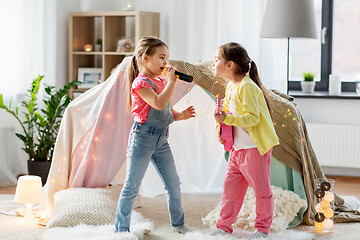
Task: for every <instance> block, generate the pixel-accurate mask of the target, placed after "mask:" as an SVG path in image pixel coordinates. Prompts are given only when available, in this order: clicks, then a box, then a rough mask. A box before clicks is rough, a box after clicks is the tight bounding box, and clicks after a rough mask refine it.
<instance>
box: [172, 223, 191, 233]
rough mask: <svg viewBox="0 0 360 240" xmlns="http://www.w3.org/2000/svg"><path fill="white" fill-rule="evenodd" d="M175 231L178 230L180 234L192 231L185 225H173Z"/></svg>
mask: <svg viewBox="0 0 360 240" xmlns="http://www.w3.org/2000/svg"><path fill="white" fill-rule="evenodd" d="M172 229H173V231H174V232H177V233H180V234H185V233H187V232H190V230H189V229H188V228H187V227H185V226H184V225H181V226H175V227H172Z"/></svg>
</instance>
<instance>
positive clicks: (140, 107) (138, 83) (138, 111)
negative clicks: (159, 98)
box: [131, 73, 166, 123]
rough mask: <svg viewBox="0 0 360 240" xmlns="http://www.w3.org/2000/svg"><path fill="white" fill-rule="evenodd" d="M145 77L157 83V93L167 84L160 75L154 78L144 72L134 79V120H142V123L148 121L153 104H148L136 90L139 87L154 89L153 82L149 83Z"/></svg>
mask: <svg viewBox="0 0 360 240" xmlns="http://www.w3.org/2000/svg"><path fill="white" fill-rule="evenodd" d="M143 78H148V79H149V80H150V81H151V82H152V83H153V84H154V85H155V88H156V90H155V92H156V93H157V94H159V93H161V92H162V91H163V90H164V88H165V86H166V84H165V80H164V79H161V78H159V77H158V78H157V79H153V78H151V77H148V76H146V75H145V74H143V73H140V74H139V75H138V76H137V77H136V78H135V79H134V81H133V83H132V85H131V103H132V104H131V114H132V115H133V116H134V121H136V122H140V123H144V122H146V120H147V118H148V116H149V113H150V109H151V106H150V105H149V104H147V103H146V102H145V101H144V100H143V99H142V98H141V97H140V96H139V95H137V93H136V92H135V90H136V89H138V88H151V89H153V87H152V86H151V84H150V83H148V82H147V81H146V80H145V79H143Z"/></svg>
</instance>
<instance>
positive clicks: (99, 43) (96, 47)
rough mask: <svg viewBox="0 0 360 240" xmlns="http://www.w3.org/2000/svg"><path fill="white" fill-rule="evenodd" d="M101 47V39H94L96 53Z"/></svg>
mask: <svg viewBox="0 0 360 240" xmlns="http://www.w3.org/2000/svg"><path fill="white" fill-rule="evenodd" d="M101 45H102V39H101V38H98V39H96V44H95V51H96V52H101Z"/></svg>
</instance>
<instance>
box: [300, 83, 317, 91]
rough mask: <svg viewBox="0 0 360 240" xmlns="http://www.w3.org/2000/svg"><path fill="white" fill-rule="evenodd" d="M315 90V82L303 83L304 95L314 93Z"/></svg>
mask: <svg viewBox="0 0 360 240" xmlns="http://www.w3.org/2000/svg"><path fill="white" fill-rule="evenodd" d="M314 89H315V82H314V81H302V82H301V90H302V92H303V93H313V92H314Z"/></svg>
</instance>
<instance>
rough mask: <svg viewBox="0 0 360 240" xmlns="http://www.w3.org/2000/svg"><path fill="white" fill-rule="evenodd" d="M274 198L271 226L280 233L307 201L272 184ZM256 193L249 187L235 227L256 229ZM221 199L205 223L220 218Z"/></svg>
mask: <svg viewBox="0 0 360 240" xmlns="http://www.w3.org/2000/svg"><path fill="white" fill-rule="evenodd" d="M271 189H272V193H273V198H274V216H273V222H272V225H271V227H270V232H272V233H278V232H280V231H285V230H286V228H287V226H288V225H289V223H291V221H292V220H293V219H294V218H295V217H296V215H297V213H298V212H299V210H300V208H302V207H306V201H305V200H304V199H301V198H300V197H299V196H298V195H297V194H295V193H294V192H291V191H288V190H283V189H281V188H279V187H276V186H271ZM255 206H256V204H255V193H254V190H253V189H252V188H251V187H249V188H248V190H247V192H246V196H245V199H244V204H243V206H242V208H241V210H240V213H239V216H238V218H237V220H236V222H235V223H234V224H233V228H234V229H242V230H246V231H248V232H252V231H255V230H256V229H255V217H256V212H255ZM220 210H221V201H220V202H219V203H218V205H217V206H216V207H215V209H214V210H212V211H211V212H209V213H208V215H207V216H206V217H204V218H202V219H201V220H202V222H203V223H204V224H209V225H213V224H216V222H217V220H218V219H219V218H220Z"/></svg>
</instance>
